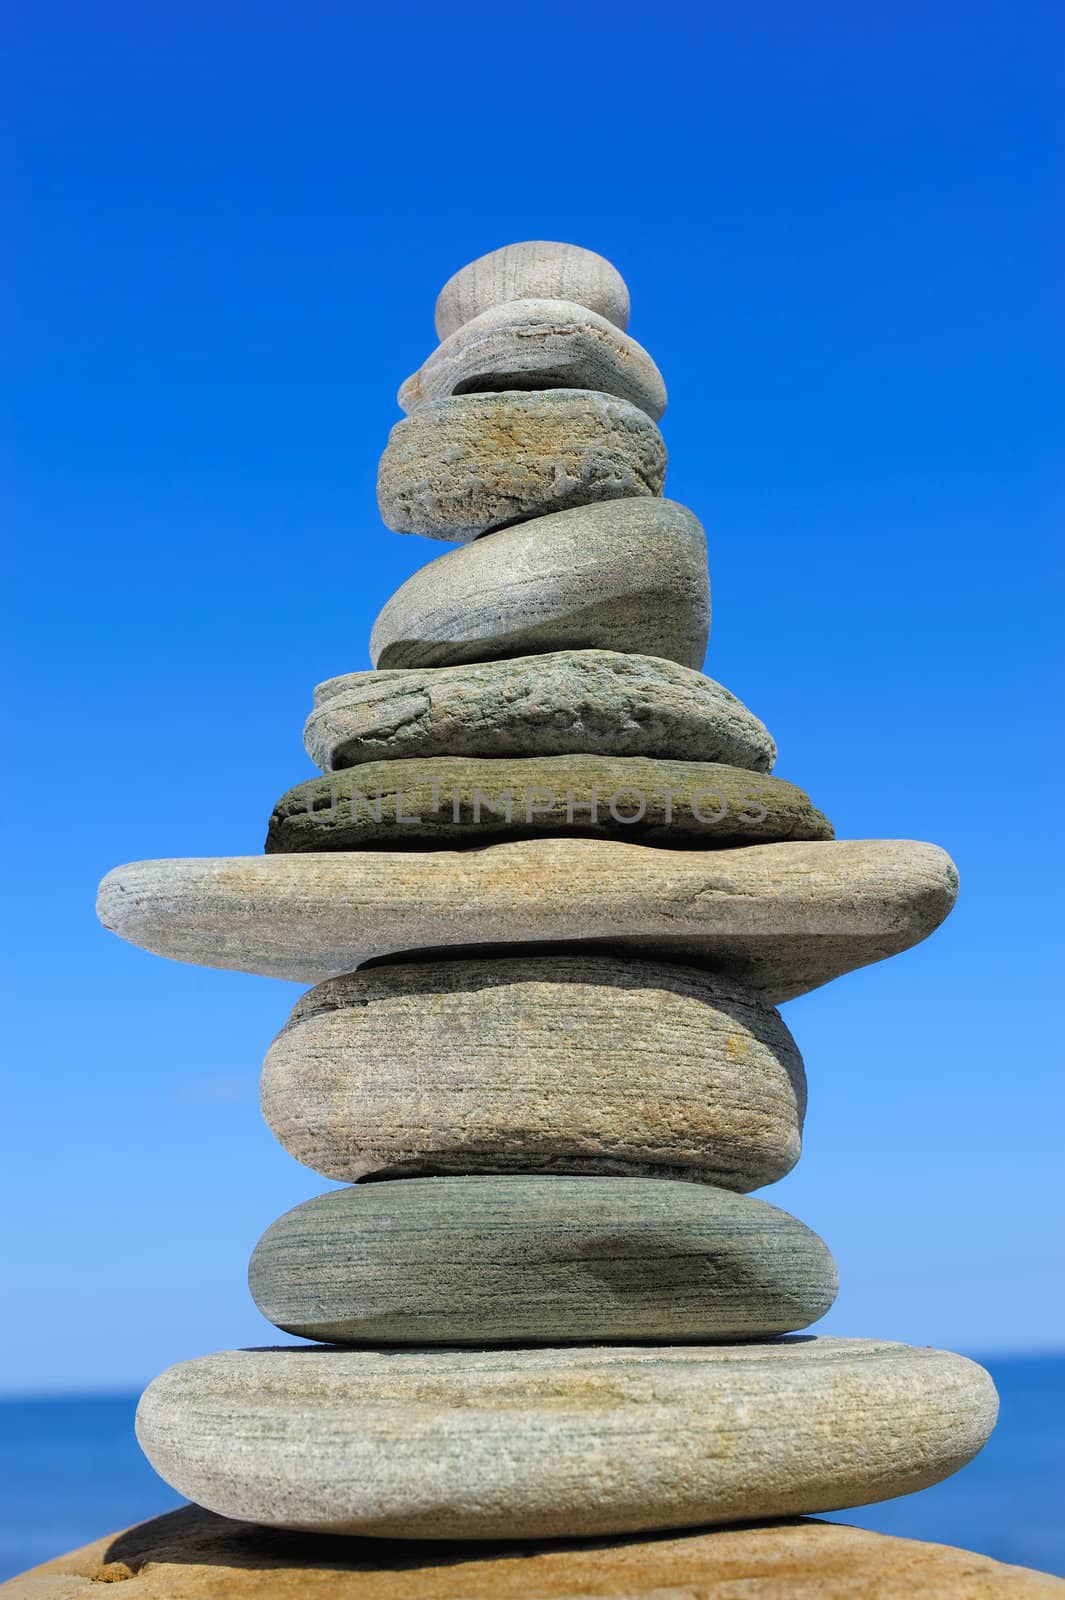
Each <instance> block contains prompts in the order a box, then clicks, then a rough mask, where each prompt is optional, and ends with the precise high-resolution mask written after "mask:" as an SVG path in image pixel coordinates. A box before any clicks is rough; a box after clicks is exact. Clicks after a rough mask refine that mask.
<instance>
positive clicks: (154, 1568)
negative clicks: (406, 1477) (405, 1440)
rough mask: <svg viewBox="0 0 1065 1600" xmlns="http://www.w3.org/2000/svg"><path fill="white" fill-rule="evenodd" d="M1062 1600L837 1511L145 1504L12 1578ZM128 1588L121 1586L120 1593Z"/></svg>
mask: <svg viewBox="0 0 1065 1600" xmlns="http://www.w3.org/2000/svg"><path fill="white" fill-rule="evenodd" d="M131 1574H132V1575H135V1576H136V1579H137V1582H136V1583H135V1584H134V1585H133V1587H132V1589H131V1590H130V1591H128V1592H129V1594H130V1597H131V1600H355V1597H356V1596H357V1597H358V1600H582V1597H583V1600H740V1597H742V1600H1065V1582H1063V1581H1062V1580H1061V1579H1060V1578H1054V1577H1051V1575H1050V1574H1049V1573H1044V1572H1034V1571H1032V1570H1031V1569H1030V1568H1028V1567H1013V1566H1005V1565H1003V1563H1001V1562H999V1561H991V1560H989V1559H988V1557H987V1556H978V1555H973V1554H972V1552H971V1551H968V1550H956V1549H954V1548H952V1547H951V1546H949V1545H942V1544H926V1543H925V1542H924V1541H921V1542H918V1541H917V1540H915V1539H895V1538H891V1537H889V1536H887V1535H885V1534H882V1533H868V1532H867V1531H866V1530H865V1529H864V1528H848V1527H846V1526H844V1525H842V1524H840V1523H838V1522H819V1521H814V1520H812V1519H807V1518H804V1519H802V1520H800V1521H790V1522H775V1523H772V1524H770V1525H768V1526H762V1527H759V1526H757V1525H755V1526H753V1527H752V1526H747V1527H742V1528H717V1529H715V1530H714V1531H713V1532H710V1533H698V1532H696V1533H681V1534H670V1535H663V1534H658V1535H652V1536H651V1537H647V1538H642V1539H641V1538H633V1537H631V1536H630V1537H627V1538H626V1537H622V1538H614V1539H602V1538H601V1539H595V1540H579V1541H560V1540H551V1541H545V1542H544V1543H542V1544H529V1543H525V1544H520V1545H515V1544H513V1543H504V1544H488V1543H483V1542H482V1543H477V1544H445V1545H437V1544H433V1543H429V1542H425V1543H420V1544H417V1545H413V1546H412V1545H411V1544H409V1543H407V1542H406V1541H403V1540H389V1539H350V1538H349V1539H344V1538H334V1537H330V1536H329V1535H328V1534H313V1533H296V1532H291V1531H289V1530H287V1529H279V1528H263V1527H257V1526H256V1525H255V1524H254V1523H247V1522H232V1521H231V1520H230V1519H229V1518H228V1517H219V1516H216V1515H215V1513H214V1512H213V1511H203V1510H201V1508H200V1507H199V1506H185V1507H183V1508H182V1509H181V1510H180V1511H169V1512H167V1513H166V1515H165V1516H162V1517H153V1518H152V1520H151V1521H150V1522H142V1523H140V1524H139V1526H137V1527H135V1528H127V1529H126V1530H125V1532H123V1533H119V1534H112V1535H110V1536H108V1537H107V1538H104V1539H98V1540H96V1542H95V1543H94V1544H89V1545H85V1546H84V1547H83V1548H82V1549H80V1550H75V1551H73V1552H72V1553H71V1554H69V1555H65V1556H59V1557H58V1558H57V1559H56V1560H55V1561H49V1562H47V1563H46V1564H45V1565H44V1566H41V1567H35V1568H34V1569H33V1570H32V1571H31V1572H27V1573H24V1574H23V1575H22V1576H21V1577H20V1578H15V1579H13V1580H12V1582H11V1583H10V1584H8V1585H7V1586H6V1587H4V1588H2V1589H0V1593H3V1594H5V1595H7V1596H9V1597H10V1600H100V1596H101V1590H100V1588H99V1584H101V1583H104V1582H108V1581H121V1580H122V1579H125V1578H127V1577H129V1576H130V1575H131ZM120 1592H122V1591H120Z"/></svg>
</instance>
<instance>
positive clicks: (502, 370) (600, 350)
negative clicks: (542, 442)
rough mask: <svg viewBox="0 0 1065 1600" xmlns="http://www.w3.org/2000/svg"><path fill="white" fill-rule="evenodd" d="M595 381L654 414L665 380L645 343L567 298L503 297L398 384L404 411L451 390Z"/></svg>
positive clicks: (659, 409) (587, 385)
mask: <svg viewBox="0 0 1065 1600" xmlns="http://www.w3.org/2000/svg"><path fill="white" fill-rule="evenodd" d="M500 389H596V390H598V391H599V392H600V393H603V394H614V395H618V396H619V398H620V399H622V400H629V401H631V402H632V404H633V405H634V406H639V408H640V410H641V411H645V412H646V413H647V415H648V416H649V417H650V418H651V420H652V421H653V422H657V421H658V419H659V417H660V416H661V415H662V413H663V411H664V410H665V409H666V386H665V384H664V383H663V382H662V374H661V373H660V372H659V370H658V368H657V367H656V366H655V364H654V362H653V361H652V360H651V357H650V356H649V355H648V354H647V351H646V350H645V349H644V348H643V347H642V345H638V344H637V343H636V340H635V339H630V338H629V337H628V335H627V334H624V333H622V332H621V330H620V329H619V328H616V327H615V326H614V324H613V323H612V322H608V321H607V319H606V317H600V316H597V315H596V313H595V312H594V311H588V310H587V309H586V308H585V307H584V306H578V305H574V304H573V303H572V302H571V301H568V300H511V301H508V302H507V304H506V305H501V306H492V307H491V308H490V309H489V310H487V311H482V312H481V314H480V316H477V317H474V318H473V320H472V321H470V322H467V323H465V324H464V325H463V326H462V327H461V328H458V329H456V331H455V332H454V333H453V334H452V335H451V336H450V338H448V339H445V340H444V342H443V344H441V345H438V347H437V348H436V349H435V350H434V351H433V353H432V355H431V356H430V357H429V358H428V360H427V361H426V362H425V363H424V364H423V365H422V366H421V367H419V369H418V371H417V372H416V373H414V375H413V376H412V377H410V378H408V379H407V381H406V382H405V383H404V384H403V385H402V386H401V388H400V391H399V403H400V405H401V406H402V408H403V410H404V411H407V412H411V411H416V410H417V408H418V407H419V406H424V405H426V404H428V402H429V401H431V400H444V399H446V398H447V397H448V396H449V395H453V394H475V393H479V392H482V391H485V390H500Z"/></svg>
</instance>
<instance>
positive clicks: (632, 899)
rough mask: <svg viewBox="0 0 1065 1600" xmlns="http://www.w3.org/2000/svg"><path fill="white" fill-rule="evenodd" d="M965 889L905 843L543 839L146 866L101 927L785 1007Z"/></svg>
mask: <svg viewBox="0 0 1065 1600" xmlns="http://www.w3.org/2000/svg"><path fill="white" fill-rule="evenodd" d="M957 892H958V875H957V872H956V870H955V867H954V864H953V862H952V861H951V859H950V857H949V856H948V855H947V854H946V853H945V852H944V851H942V850H939V849H937V848H936V846H935V845H930V844H917V843H914V842H913V841H911V840H908V839H874V840H866V839H846V840H839V841H837V842H835V843H828V844H765V845H760V846H759V847H758V849H757V850H748V849H742V850H657V849H654V848H652V847H651V846H649V845H635V844H621V843H618V842H617V841H614V840H603V839H534V840H525V841H522V842H521V843H517V844H498V845H491V846H489V847H487V848H486V849H484V850H457V851H456V850H440V851H403V852H400V851H369V850H367V851H360V852H359V853H358V854H357V855H354V854H349V853H344V852H337V853H334V854H326V855H314V856H229V857H225V856H223V857H221V858H211V857H208V858H206V859H202V860H196V859H192V860H170V861H135V862H131V863H129V864H128V865H127V866H123V867H116V868H115V869H114V871H112V872H109V873H108V875H107V877H106V878H105V879H104V881H103V883H102V884H101V885H100V893H99V897H98V899H97V913H98V915H99V917H100V920H101V921H102V922H103V924H104V926H105V927H107V928H110V929H111V930H112V931H113V932H114V933H117V934H119V935H121V937H122V938H124V939H128V940H129V941H130V942H131V943H132V944H136V945H140V946H141V947H142V949H145V950H154V951H155V952H156V954H157V955H165V956H170V957H171V958H172V959H173V960H176V961H191V962H195V963H196V964H197V965H199V966H205V967H228V968H230V969H232V970H235V971H237V972H259V973H262V974H263V975H264V976H265V977H269V978H292V979H294V980H295V981H296V982H297V983H318V982H320V981H321V980H322V979H323V978H332V977H336V976H338V975H339V974H341V973H345V972H350V971H351V970H352V968H353V967H357V966H359V965H360V964H361V963H363V962H365V961H371V960H374V959H376V958H379V957H383V956H390V955H398V954H403V953H409V952H411V951H423V950H442V949H446V950H449V951H451V952H455V951H457V950H460V949H463V948H466V949H469V948H473V949H479V948H484V949H492V948H494V947H498V946H500V945H521V946H524V945H527V944H530V943H531V944H542V943H545V942H551V943H565V944H571V945H580V946H589V945H591V946H592V947H593V948H594V947H607V948H611V949H620V950H627V951H630V952H637V953H642V954H646V955H648V956H652V957H656V958H658V959H660V960H666V961H680V962H690V963H694V964H696V965H712V966H713V967H714V968H716V969H717V970H719V971H722V972H726V973H731V974H733V975H734V976H736V977H739V978H740V979H742V981H743V982H744V983H748V984H750V985H751V987H752V988H755V989H758V990H759V991H761V992H762V993H763V994H765V995H766V996H767V997H768V998H769V999H770V1000H772V1001H773V1002H774V1003H777V1004H779V1002H780V1001H782V1000H790V999H792V998H793V996H795V995H798V994H805V993H806V991H807V990H809V989H816V988H817V987H818V985H819V984H822V983H828V982H829V980H830V979H832V978H837V977H839V976H840V975H841V974H842V973H844V972H851V971H853V970H854V969H855V968H856V967H864V966H868V964H869V963H870V962H872V961H882V960H883V959H884V958H885V957H886V956H892V955H896V954H897V953H898V952H899V951H900V950H908V949H909V948H910V946H911V945H914V944H917V943H919V941H920V940H921V939H925V938H927V937H928V935H929V934H930V933H931V932H932V931H933V929H935V928H938V926H939V924H940V923H941V922H942V921H943V918H944V917H945V916H946V915H947V913H948V912H949V911H950V909H951V906H952V905H953V904H954V900H955V897H956V895H957Z"/></svg>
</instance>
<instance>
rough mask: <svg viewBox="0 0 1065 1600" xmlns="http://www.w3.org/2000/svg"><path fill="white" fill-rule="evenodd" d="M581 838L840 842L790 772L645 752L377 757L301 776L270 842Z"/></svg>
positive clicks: (282, 805) (346, 846)
mask: <svg viewBox="0 0 1065 1600" xmlns="http://www.w3.org/2000/svg"><path fill="white" fill-rule="evenodd" d="M574 834H580V835H584V836H587V837H591V838H601V839H608V838H619V837H627V838H631V839H640V840H643V841H645V842H646V843H647V844H660V845H668V846H672V847H682V846H701V847H702V848H704V849H706V848H717V849H722V848H725V847H726V846H728V845H743V844H752V845H753V844H765V843H768V842H772V841H776V840H781V839H831V838H832V837H833V829H832V824H831V823H830V822H829V820H828V818H827V817H826V816H824V814H823V813H822V812H820V811H818V810H817V808H816V807H815V806H814V805H813V804H811V801H810V798H809V796H808V795H807V794H805V793H804V792H803V790H802V789H797V788H796V787H795V785H794V784H791V783H786V782H785V781H784V779H783V778H770V777H768V776H766V775H765V774H759V775H757V776H755V775H753V774H752V773H750V772H747V771H745V770H744V769H743V768H742V767H726V766H721V765H719V764H716V763H714V762H709V761H652V760H649V759H648V758H647V757H645V756H576V755H574V756H525V757H497V758H495V759H494V760H493V759H490V758H487V757H481V756H430V757H427V758H426V759H424V760H421V759H417V758H414V757H411V758H409V759H407V760H403V761H372V762H368V763H366V764H365V765H363V766H361V767H357V768H355V769H354V771H353V772H351V773H343V774H338V773H332V774H330V775H328V776H326V777H317V778H311V779H310V780H309V781H308V782H306V783H299V784H297V785H296V786H295V788H293V789H289V790H288V792H287V793H286V794H284V795H282V797H281V799H280V800H279V801H278V802H277V805H276V806H275V807H274V810H273V814H272V816H271V818H270V825H269V829H268V832H267V837H266V849H267V851H268V852H271V853H274V852H278V851H302V850H365V849H373V848H375V847H376V848H378V849H380V848H382V847H386V848H387V846H389V845H395V846H396V847H397V848H399V849H403V848H408V849H409V848H418V847H420V846H425V847H426V848H432V847H437V848H439V847H445V848H446V847H447V846H448V845H460V846H461V845H468V846H471V847H475V846H479V845H484V844H491V843H493V842H494V841H496V840H498V839H508V838H509V839H514V838H534V837H539V836H541V835H574Z"/></svg>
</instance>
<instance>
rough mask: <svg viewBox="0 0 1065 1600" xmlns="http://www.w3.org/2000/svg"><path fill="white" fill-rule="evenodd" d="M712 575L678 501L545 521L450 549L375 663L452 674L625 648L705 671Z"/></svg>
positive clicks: (424, 578) (418, 575)
mask: <svg viewBox="0 0 1065 1600" xmlns="http://www.w3.org/2000/svg"><path fill="white" fill-rule="evenodd" d="M709 633H710V580H709V577H708V575H707V569H706V536H705V534H704V533H703V530H702V526H701V524H700V523H699V522H698V521H697V520H696V518H695V517H693V516H692V514H691V512H690V511H688V510H686V509H685V507H684V506H681V505H678V504H677V503H676V502H675V501H673V500H615V501H612V502H611V503H610V504H608V505H599V506H581V507H579V508H578V509H577V510H575V511H562V512H559V513H558V514H557V515H556V516H551V517H538V518H537V519H536V521H535V522H526V523H521V524H519V525H518V526H517V527H514V528H505V529H503V531H502V532H500V533H494V534H493V535H492V536H491V538H490V539H479V540H478V541H477V543H476V544H471V545H467V546H466V547H465V548H464V549H462V550H449V551H448V552H447V554H446V555H443V556H438V557H437V558H436V560H435V561H430V562H428V563H427V565H426V566H424V567H421V568H419V570H418V571H417V572H415V573H414V574H413V575H412V576H411V577H410V578H408V579H407V581H406V583H404V584H402V585H401V587H400V588H398V589H397V590H396V592H395V594H394V595H393V596H392V598H391V599H390V600H389V601H388V602H387V603H386V604H385V606H384V607H383V608H382V610H381V612H380V614H379V616H378V618H377V621H376V622H375V623H374V626H373V632H372V634H371V636H370V659H371V660H372V661H373V663H374V665H375V666H377V667H448V666H454V665H456V664H457V663H460V662H469V661H490V660H494V659H496V658H497V657H500V656H527V655H537V654H540V653H542V652H544V651H549V650H617V651H622V652H625V653H630V654H634V655H644V656H664V657H665V658H666V660H668V661H677V662H679V663H680V665H681V666H682V667H696V668H698V667H701V666H702V663H703V656H704V655H705V653H706V641H707V638H708V637H709Z"/></svg>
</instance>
